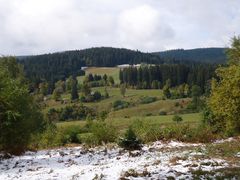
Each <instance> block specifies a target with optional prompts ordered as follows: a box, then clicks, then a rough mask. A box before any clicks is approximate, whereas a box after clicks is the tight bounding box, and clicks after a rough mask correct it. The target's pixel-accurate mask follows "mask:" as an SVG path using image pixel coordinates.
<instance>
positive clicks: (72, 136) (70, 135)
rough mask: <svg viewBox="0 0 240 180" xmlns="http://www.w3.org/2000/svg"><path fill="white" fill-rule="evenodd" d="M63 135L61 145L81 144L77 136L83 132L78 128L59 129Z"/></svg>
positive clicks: (72, 126)
mask: <svg viewBox="0 0 240 180" xmlns="http://www.w3.org/2000/svg"><path fill="white" fill-rule="evenodd" d="M60 131H61V133H62V134H63V137H64V139H63V143H81V142H80V141H79V139H78V134H80V133H82V132H83V130H82V128H81V127H80V126H76V125H71V126H67V127H64V128H62V129H60Z"/></svg>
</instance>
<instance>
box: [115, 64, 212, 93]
mask: <svg viewBox="0 0 240 180" xmlns="http://www.w3.org/2000/svg"><path fill="white" fill-rule="evenodd" d="M215 69H216V65H213V64H190V65H185V64H161V65H143V66H140V67H139V68H137V67H133V66H131V67H129V68H124V69H122V70H120V73H119V78H120V82H121V83H124V84H127V85H128V86H134V87H136V88H138V89H160V88H163V86H164V85H165V84H166V82H168V84H169V87H175V86H179V85H181V84H188V85H189V86H192V85H198V86H199V87H200V88H201V90H202V91H203V92H204V91H205V86H206V84H207V82H208V80H210V79H211V78H212V77H213V76H214V71H215Z"/></svg>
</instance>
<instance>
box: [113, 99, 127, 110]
mask: <svg viewBox="0 0 240 180" xmlns="http://www.w3.org/2000/svg"><path fill="white" fill-rule="evenodd" d="M127 107H129V102H126V101H122V100H116V101H114V103H113V109H114V110H119V109H124V108H127Z"/></svg>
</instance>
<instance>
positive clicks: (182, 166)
mask: <svg viewBox="0 0 240 180" xmlns="http://www.w3.org/2000/svg"><path fill="white" fill-rule="evenodd" d="M217 143H221V142H217ZM204 151H205V148H204V145H203V144H188V143H182V142H175V141H171V142H168V143H164V142H161V141H157V142H155V143H152V144H149V145H144V146H143V148H142V150H141V151H133V152H128V151H124V150H123V149H121V148H118V147H112V148H107V147H97V148H92V149H86V148H84V147H72V148H60V149H53V150H43V151H38V152H26V153H25V154H24V155H22V156H19V157H12V158H10V159H5V160H1V161H0V179H3V180H8V179H22V180H25V179H31V180H37V179H51V180H52V179H61V180H64V179H83V180H88V179H94V178H95V179H110V180H112V179H120V178H122V179H124V177H125V178H130V179H148V178H149V179H166V178H167V177H175V178H179V179H180V178H183V179H191V177H192V174H191V171H192V170H198V169H202V170H206V171H211V170H214V169H219V168H224V167H228V166H229V164H228V162H226V161H225V160H222V159H214V158H206V156H203V154H204ZM134 176H135V177H134ZM136 176H137V177H136Z"/></svg>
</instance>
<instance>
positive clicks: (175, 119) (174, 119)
mask: <svg viewBox="0 0 240 180" xmlns="http://www.w3.org/2000/svg"><path fill="white" fill-rule="evenodd" d="M172 120H173V121H175V122H177V123H179V122H182V121H183V119H182V117H181V116H178V115H175V116H173V118H172Z"/></svg>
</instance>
